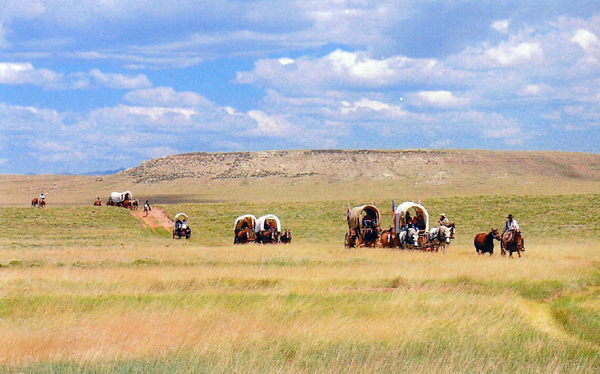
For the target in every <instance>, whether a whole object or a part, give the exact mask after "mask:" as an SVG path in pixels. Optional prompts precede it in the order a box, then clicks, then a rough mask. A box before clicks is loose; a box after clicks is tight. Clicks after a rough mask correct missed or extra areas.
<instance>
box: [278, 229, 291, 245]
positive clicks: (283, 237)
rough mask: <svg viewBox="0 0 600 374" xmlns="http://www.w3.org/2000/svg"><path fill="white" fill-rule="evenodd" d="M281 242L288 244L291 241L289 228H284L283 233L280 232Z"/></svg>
mask: <svg viewBox="0 0 600 374" xmlns="http://www.w3.org/2000/svg"><path fill="white" fill-rule="evenodd" d="M279 239H280V240H281V243H283V244H290V243H291V242H292V232H291V231H290V230H289V229H285V231H284V232H283V234H281V238H279Z"/></svg>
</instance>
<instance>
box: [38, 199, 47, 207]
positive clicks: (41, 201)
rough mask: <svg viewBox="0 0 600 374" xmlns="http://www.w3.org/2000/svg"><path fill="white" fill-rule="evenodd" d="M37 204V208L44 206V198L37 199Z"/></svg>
mask: <svg viewBox="0 0 600 374" xmlns="http://www.w3.org/2000/svg"><path fill="white" fill-rule="evenodd" d="M37 206H38V208H45V207H46V199H39V200H38V204H37Z"/></svg>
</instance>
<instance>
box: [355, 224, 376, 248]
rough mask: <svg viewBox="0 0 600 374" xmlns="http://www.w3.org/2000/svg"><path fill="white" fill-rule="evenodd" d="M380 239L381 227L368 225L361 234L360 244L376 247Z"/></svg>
mask: <svg viewBox="0 0 600 374" xmlns="http://www.w3.org/2000/svg"><path fill="white" fill-rule="evenodd" d="M378 240H379V228H378V227H376V226H367V227H364V228H363V229H362V234H361V235H360V236H359V242H361V243H360V245H362V246H365V247H375V246H376V245H377V241H378Z"/></svg>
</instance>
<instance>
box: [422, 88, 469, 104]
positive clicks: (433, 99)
mask: <svg viewBox="0 0 600 374" xmlns="http://www.w3.org/2000/svg"><path fill="white" fill-rule="evenodd" d="M413 102H415V104H417V105H427V106H432V107H439V108H455V107H460V106H465V105H468V104H469V100H468V99H466V98H459V97H456V96H454V94H453V93H452V92H450V91H420V92H417V93H416V94H414V95H413Z"/></svg>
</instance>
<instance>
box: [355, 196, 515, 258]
mask: <svg viewBox="0 0 600 374" xmlns="http://www.w3.org/2000/svg"><path fill="white" fill-rule="evenodd" d="M392 212H393V214H392V220H393V225H391V226H390V227H389V228H388V229H387V230H382V229H381V226H380V222H381V214H380V211H379V209H378V208H377V207H376V206H375V204H373V205H362V206H357V207H354V208H350V206H348V213H347V215H346V220H347V222H348V232H347V233H346V236H345V240H344V245H345V246H346V247H347V248H353V247H384V248H402V249H414V250H422V251H427V252H438V251H442V252H445V250H446V247H447V246H448V245H450V243H451V241H452V239H454V237H455V232H456V226H455V225H454V223H452V222H448V221H447V219H446V218H445V217H443V218H444V219H441V220H440V221H438V225H437V226H435V227H430V225H429V213H428V212H427V209H425V207H424V206H422V205H421V204H417V203H414V202H410V201H409V202H404V203H402V204H400V205H398V206H397V207H396V205H395V203H394V202H392ZM442 216H443V215H442ZM441 218H442V217H441ZM494 240H498V241H500V244H501V247H500V248H501V254H502V255H503V256H504V255H505V254H506V253H509V257H512V254H513V253H514V252H517V253H518V255H519V257H521V253H522V252H523V251H525V245H524V239H523V236H522V235H521V232H520V231H518V230H516V231H507V232H505V233H504V235H502V236H501V235H500V233H499V232H498V230H495V229H492V230H491V231H490V232H489V233H487V234H486V233H479V234H477V235H476V236H475V239H474V245H475V249H476V251H477V253H478V254H483V253H489V254H490V255H491V254H493V253H494V242H493V241H494Z"/></svg>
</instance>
